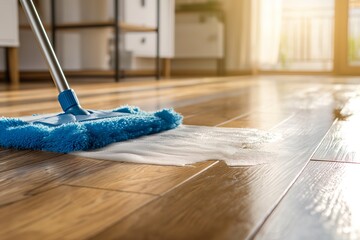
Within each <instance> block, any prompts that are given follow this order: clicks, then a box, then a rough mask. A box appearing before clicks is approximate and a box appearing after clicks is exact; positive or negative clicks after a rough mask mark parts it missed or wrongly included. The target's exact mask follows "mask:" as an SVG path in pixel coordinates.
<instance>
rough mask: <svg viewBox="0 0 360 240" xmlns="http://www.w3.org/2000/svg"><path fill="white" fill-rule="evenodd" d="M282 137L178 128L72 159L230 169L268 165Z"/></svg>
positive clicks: (233, 130) (232, 130)
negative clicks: (212, 164)
mask: <svg viewBox="0 0 360 240" xmlns="http://www.w3.org/2000/svg"><path fill="white" fill-rule="evenodd" d="M280 139H281V136H280V135H279V134H276V133H271V132H268V131H261V130H257V129H248V128H222V127H205V126H191V125H181V126H180V127H178V128H176V129H173V130H169V131H165V132H162V133H158V134H153V135H149V136H144V137H141V138H137V139H134V140H129V141H125V142H118V143H113V144H110V145H108V146H106V147H104V148H101V149H97V150H92V151H81V152H74V153H71V154H73V155H77V156H82V157H87V158H96V159H102V160H112V161H120V162H131V163H143V164H156V165H175V166H184V165H190V164H194V163H197V162H202V161H206V160H223V161H225V163H226V164H227V165H229V166H250V165H258V164H265V163H269V162H271V161H272V160H274V157H276V156H277V153H276V152H274V146H273V145H272V144H271V143H274V142H277V141H279V140H280Z"/></svg>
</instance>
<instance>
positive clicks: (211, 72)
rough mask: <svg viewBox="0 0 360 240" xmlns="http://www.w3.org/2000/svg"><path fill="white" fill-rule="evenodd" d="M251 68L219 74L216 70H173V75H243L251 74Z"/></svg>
mask: <svg viewBox="0 0 360 240" xmlns="http://www.w3.org/2000/svg"><path fill="white" fill-rule="evenodd" d="M251 74H252V71H251V70H238V71H232V70H230V71H226V72H225V74H221V75H220V74H219V73H218V72H217V71H214V70H195V69H194V70H171V76H174V77H218V76H243V75H251Z"/></svg>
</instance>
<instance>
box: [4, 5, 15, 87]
mask: <svg viewBox="0 0 360 240" xmlns="http://www.w3.org/2000/svg"><path fill="white" fill-rule="evenodd" d="M17 12H18V6H17V2H16V1H13V0H2V1H0V18H1V21H0V47H1V48H5V56H6V57H4V58H2V59H4V60H5V61H4V62H2V64H1V65H2V70H4V71H5V77H6V78H7V79H9V80H10V82H11V83H12V84H13V85H18V83H19V73H18V50H17V49H18V46H19V31H18V15H17Z"/></svg>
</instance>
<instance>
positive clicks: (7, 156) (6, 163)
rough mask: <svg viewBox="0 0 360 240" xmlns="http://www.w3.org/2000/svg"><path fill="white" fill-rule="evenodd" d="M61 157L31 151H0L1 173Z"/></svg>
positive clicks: (57, 154) (56, 154)
mask: <svg viewBox="0 0 360 240" xmlns="http://www.w3.org/2000/svg"><path fill="white" fill-rule="evenodd" d="M60 155H62V154H60V153H50V152H41V151H29V150H15V149H0V173H1V172H3V171H7V170H10V169H14V168H18V167H22V166H25V165H28V164H32V163H35V162H41V161H44V160H47V159H50V158H54V157H57V156H60Z"/></svg>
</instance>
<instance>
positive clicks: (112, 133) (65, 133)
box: [0, 106, 182, 153]
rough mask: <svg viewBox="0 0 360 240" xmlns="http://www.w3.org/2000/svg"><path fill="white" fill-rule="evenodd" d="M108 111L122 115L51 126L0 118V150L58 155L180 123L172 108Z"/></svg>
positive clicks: (92, 147) (157, 130)
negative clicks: (150, 110) (154, 110)
mask: <svg viewBox="0 0 360 240" xmlns="http://www.w3.org/2000/svg"><path fill="white" fill-rule="evenodd" d="M109 112H115V113H124V114H120V115H118V116H115V117H109V118H100V119H96V120H91V121H74V122H69V123H66V124H60V125H54V126H51V125H47V124H44V123H41V122H39V123H37V122H28V121H24V120H20V119H16V118H5V117H3V118H0V147H4V148H17V149H34V150H44V151H52V152H60V153H69V152H73V151H80V150H91V149H96V148H101V147H104V146H106V145H108V144H110V143H114V142H119V141H125V140H128V139H133V138H137V137H140V136H143V135H149V134H153V133H158V132H162V131H165V130H169V129H173V128H176V127H177V126H178V125H179V124H181V121H182V116H181V115H180V114H178V113H176V112H174V111H173V110H172V109H163V110H160V111H157V112H153V113H150V112H145V111H142V110H140V109H139V108H136V107H128V106H126V107H122V108H119V109H115V110H112V111H109Z"/></svg>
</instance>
